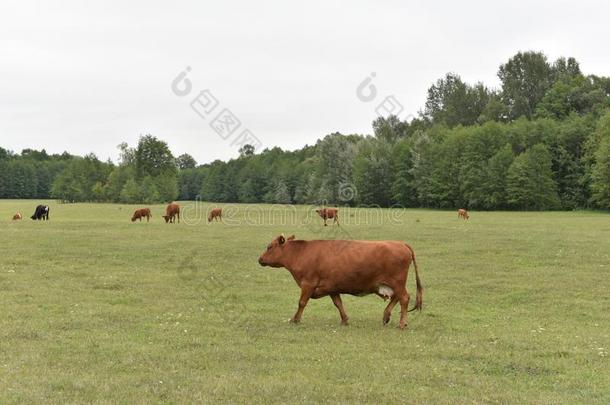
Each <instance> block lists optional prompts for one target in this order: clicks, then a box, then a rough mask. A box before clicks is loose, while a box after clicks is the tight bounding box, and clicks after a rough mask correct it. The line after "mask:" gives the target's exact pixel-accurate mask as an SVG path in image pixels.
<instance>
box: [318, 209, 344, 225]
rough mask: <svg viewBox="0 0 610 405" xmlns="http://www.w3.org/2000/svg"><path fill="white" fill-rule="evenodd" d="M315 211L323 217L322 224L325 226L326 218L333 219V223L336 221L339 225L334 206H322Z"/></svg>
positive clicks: (337, 213)
mask: <svg viewBox="0 0 610 405" xmlns="http://www.w3.org/2000/svg"><path fill="white" fill-rule="evenodd" d="M316 212H317V213H318V215H319V216H321V217H322V219H324V226H327V224H326V220H327V219H331V218H332V219H333V224H334V223H335V222H336V223H337V225H339V210H338V209H336V208H322V209H319V210H316Z"/></svg>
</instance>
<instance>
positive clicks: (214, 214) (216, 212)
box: [208, 208, 222, 222]
mask: <svg viewBox="0 0 610 405" xmlns="http://www.w3.org/2000/svg"><path fill="white" fill-rule="evenodd" d="M214 218H216V219H217V220H221V221H222V208H214V209H212V211H210V215H208V222H212V220H213V219H214Z"/></svg>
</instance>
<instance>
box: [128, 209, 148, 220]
mask: <svg viewBox="0 0 610 405" xmlns="http://www.w3.org/2000/svg"><path fill="white" fill-rule="evenodd" d="M144 217H146V222H149V221H150V218H151V217H152V215H151V213H150V208H141V209H139V210H136V211H135V212H134V213H133V217H131V222H135V220H136V219H139V220H140V222H142V218H144Z"/></svg>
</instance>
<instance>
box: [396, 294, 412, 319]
mask: <svg viewBox="0 0 610 405" xmlns="http://www.w3.org/2000/svg"><path fill="white" fill-rule="evenodd" d="M396 295H397V296H398V300H399V301H400V322H399V323H398V327H399V328H400V329H404V328H405V326H407V314H408V312H409V311H408V308H407V307H408V306H409V293H408V292H407V289H406V288H403V289H401V290H399V291H397V292H396Z"/></svg>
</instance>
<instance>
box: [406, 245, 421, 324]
mask: <svg viewBox="0 0 610 405" xmlns="http://www.w3.org/2000/svg"><path fill="white" fill-rule="evenodd" d="M405 245H407V244H406V243H405ZM407 248H409V250H410V251H411V257H412V258H413V267H415V282H416V284H417V295H416V297H415V306H414V307H413V308H411V309H410V310H409V312H411V311H415V310H416V309H417V310H418V311H421V309H422V306H423V304H424V287H422V285H421V280H420V279H419V271H418V268H417V261H416V260H415V252H414V251H413V248H412V247H411V246H409V245H407Z"/></svg>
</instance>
